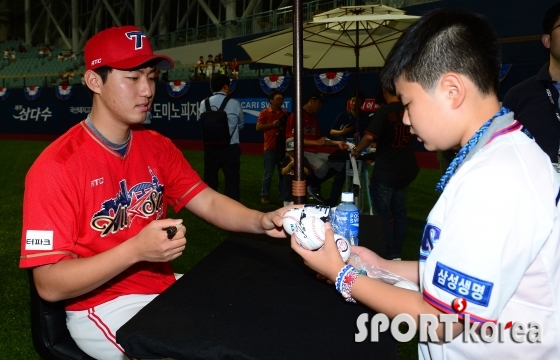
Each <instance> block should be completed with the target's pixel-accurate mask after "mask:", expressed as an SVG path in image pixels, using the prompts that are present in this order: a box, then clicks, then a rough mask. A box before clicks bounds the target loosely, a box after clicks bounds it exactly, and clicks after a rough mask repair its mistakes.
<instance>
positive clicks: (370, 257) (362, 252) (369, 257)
mask: <svg viewBox="0 0 560 360" xmlns="http://www.w3.org/2000/svg"><path fill="white" fill-rule="evenodd" d="M352 254H356V255H358V256H359V257H360V261H361V262H363V263H364V264H368V265H373V266H377V267H380V268H382V269H384V268H385V266H384V263H385V261H386V260H385V259H383V258H382V257H381V256H379V255H377V254H376V253H374V252H373V251H371V250H370V249H368V248H365V247H363V246H356V245H352ZM352 258H353V257H352V256H351V257H350V261H349V262H348V263H349V264H350V265H353V266H356V264H354V263H353V262H352Z"/></svg>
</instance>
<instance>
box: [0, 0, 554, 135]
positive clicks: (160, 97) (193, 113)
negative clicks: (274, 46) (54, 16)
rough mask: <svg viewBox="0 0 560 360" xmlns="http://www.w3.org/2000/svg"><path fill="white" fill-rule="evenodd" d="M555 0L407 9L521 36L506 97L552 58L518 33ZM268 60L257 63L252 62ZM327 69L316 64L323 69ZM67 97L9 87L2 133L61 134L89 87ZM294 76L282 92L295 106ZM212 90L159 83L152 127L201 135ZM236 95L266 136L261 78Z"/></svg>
mask: <svg viewBox="0 0 560 360" xmlns="http://www.w3.org/2000/svg"><path fill="white" fill-rule="evenodd" d="M555 2H556V1H552V0H539V1H534V2H527V1H520V0H513V1H507V0H494V1H488V0H443V1H439V2H434V3H428V4H423V5H418V6H412V7H409V8H407V9H406V10H407V11H408V13H409V14H414V15H423V14H424V13H426V12H427V11H430V10H432V9H434V8H437V7H450V8H456V9H465V10H470V11H474V12H477V13H480V14H483V15H485V16H486V17H487V18H488V20H489V21H490V22H491V23H492V25H493V27H494V29H495V30H496V32H497V33H498V36H499V38H501V39H506V38H517V39H514V41H513V42H503V43H502V59H503V60H502V61H503V63H504V64H512V67H511V69H510V70H509V72H508V73H507V75H506V76H505V77H504V78H503V80H502V81H501V83H500V90H499V93H498V96H499V98H500V99H502V98H503V96H504V95H505V93H506V92H507V90H508V89H509V88H510V87H512V86H513V85H515V84H517V83H519V82H521V81H523V80H525V79H527V78H528V77H531V76H533V75H534V74H536V72H537V71H538V69H539V68H540V67H541V66H542V65H543V64H544V63H546V61H548V50H546V49H545V48H544V46H543V45H542V43H541V41H540V40H538V39H537V40H535V39H533V40H530V41H520V40H519V38H520V37H526V36H535V35H540V34H542V28H541V22H542V18H543V16H544V13H545V11H546V9H547V8H548V7H550V6H551V5H552V4H554V3H555ZM262 35H264V34H254V35H250V36H247V37H242V38H235V39H227V40H224V41H223V43H222V48H223V51H222V53H223V55H224V58H225V59H231V58H232V57H234V56H236V57H237V58H238V59H240V60H249V59H248V56H247V54H246V53H245V52H244V50H243V49H242V48H241V47H239V46H238V44H239V43H241V42H243V41H247V40H250V39H253V38H256V37H259V36H262ZM259 66H260V67H264V66H266V65H259V64H253V65H251V67H252V68H254V69H257V68H258V67H259ZM348 70H349V71H350V72H351V75H350V78H349V80H348V83H347V85H346V86H345V87H344V88H343V89H342V90H341V91H339V92H338V93H336V94H333V95H328V96H327V98H328V100H329V101H328V102H326V103H325V104H324V106H323V109H322V110H321V112H320V113H319V115H318V118H319V120H320V122H321V131H322V133H323V134H328V132H329V128H330V125H331V124H332V122H333V121H334V119H335V117H336V115H337V114H339V113H340V112H341V111H343V110H344V108H345V103H346V100H347V99H348V97H349V95H350V94H351V93H352V92H353V91H354V90H355V89H356V79H355V74H354V70H353V69H348ZM321 72H323V70H315V71H314V73H315V74H319V73H321ZM303 84H304V93H305V92H307V91H309V90H312V89H316V85H315V84H314V78H313V76H312V75H310V74H307V75H305V76H304V79H303ZM379 89H380V84H379V77H378V74H377V73H375V72H366V73H362V74H361V75H360V90H362V91H363V92H364V93H365V94H366V97H368V98H373V97H375V96H376V95H377V94H378V92H379ZM73 90H74V91H73V94H72V96H71V97H70V98H69V99H68V100H60V99H59V98H58V97H57V96H56V94H55V89H54V88H44V89H42V92H41V94H40V96H38V97H37V98H36V99H35V100H28V99H27V98H26V97H25V95H24V92H23V90H22V89H8V91H9V93H8V96H7V97H6V98H5V99H4V100H0V110H1V111H0V133H2V134H54V135H56V134H61V133H63V132H64V131H66V130H67V129H68V128H70V127H71V126H72V125H74V124H76V123H78V122H79V121H80V120H82V119H84V118H85V116H86V114H87V111H88V109H89V107H91V100H90V96H89V93H88V91H87V89H85V88H84V87H81V86H76V87H74V88H73ZM293 93H294V92H293V81H291V83H290V85H289V86H288V88H287V89H286V90H285V92H284V95H285V98H286V99H287V106H288V108H289V109H290V110H291V104H292V97H293ZM209 95H211V91H210V86H209V83H208V82H192V83H190V87H189V90H188V91H187V92H186V93H185V94H184V95H183V96H181V97H177V98H176V97H173V96H172V95H170V94H169V92H168V91H167V89H166V86H165V84H162V83H160V84H158V85H157V91H156V97H155V101H154V116H155V118H154V121H153V125H152V128H154V129H155V130H158V131H160V132H161V133H163V134H164V135H166V136H168V137H170V138H173V139H188V140H197V139H200V130H199V126H198V122H197V110H198V104H199V103H200V101H202V100H203V99H204V98H205V97H206V96H209ZM233 96H234V97H235V98H237V99H238V100H240V101H241V102H242V103H243V104H244V111H245V112H246V117H247V124H246V126H245V128H244V129H243V130H242V131H241V141H242V142H262V134H261V133H257V132H256V131H255V120H256V116H255V114H256V113H258V111H260V110H261V109H262V108H263V107H265V106H266V104H267V94H266V93H265V92H264V91H263V90H262V88H261V86H260V82H259V80H258V79H240V80H238V82H237V85H236V89H235V91H234V93H233Z"/></svg>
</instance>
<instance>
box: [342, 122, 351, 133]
mask: <svg viewBox="0 0 560 360" xmlns="http://www.w3.org/2000/svg"><path fill="white" fill-rule="evenodd" d="M353 132H354V126H351V125H350V124H346V125H344V127H343V128H342V134H343V135H346V134H350V133H353Z"/></svg>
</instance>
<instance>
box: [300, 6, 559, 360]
mask: <svg viewBox="0 0 560 360" xmlns="http://www.w3.org/2000/svg"><path fill="white" fill-rule="evenodd" d="M499 70H500V46H499V44H498V39H497V36H496V35H495V33H494V31H493V29H492V27H491V26H490V25H489V24H488V23H487V22H486V21H485V20H484V19H483V18H482V17H480V16H479V15H475V14H470V13H460V12H456V11H450V10H438V11H435V12H432V13H430V14H427V15H425V16H424V17H422V18H421V19H420V20H419V21H418V22H416V23H415V24H413V25H412V26H411V27H410V28H409V29H408V30H407V31H406V32H405V33H404V34H403V36H402V37H401V38H400V39H399V40H398V42H397V43H396V45H395V47H394V48H393V49H392V51H391V53H390V54H389V56H388V58H387V61H386V64H385V67H384V69H383V72H382V75H381V79H382V82H383V86H385V87H387V88H390V89H395V90H396V92H397V94H398V95H399V97H400V98H401V100H402V103H403V105H404V106H405V114H404V118H403V122H404V123H405V124H407V125H410V126H411V131H413V132H414V133H415V134H417V135H418V138H419V139H421V140H422V141H423V142H424V144H425V147H426V149H428V150H447V149H450V148H452V147H453V146H456V145H460V146H461V150H460V151H459V153H458V155H457V157H456V158H455V159H454V161H453V162H452V163H451V164H450V166H449V168H448V169H447V171H446V173H445V174H444V175H443V177H442V179H441V180H440V182H439V183H438V185H437V187H436V188H437V190H438V191H440V192H442V194H441V196H440V198H439V200H438V202H437V203H436V205H435V206H434V208H433V209H432V211H431V212H430V214H429V216H428V219H427V224H426V227H425V230H424V235H423V238H422V245H421V249H420V257H419V261H387V260H384V259H382V258H381V257H379V256H377V255H376V254H374V253H373V252H371V251H369V250H367V249H365V248H361V247H353V249H352V250H353V252H354V253H356V254H358V255H359V256H360V258H361V260H362V261H364V262H366V263H369V264H372V265H376V266H379V267H382V268H384V269H386V270H389V271H391V272H393V273H396V274H398V275H400V276H403V277H405V278H407V279H409V280H411V281H413V282H415V283H417V284H419V286H420V292H416V291H410V290H406V289H402V288H398V287H394V286H392V285H388V284H386V283H383V282H381V281H377V280H374V279H371V278H368V277H367V276H364V275H359V274H358V273H357V272H356V271H355V269H354V268H353V267H352V266H348V265H346V266H345V264H344V263H343V262H342V260H341V259H340V256H339V255H338V253H337V250H336V246H335V245H334V241H328V239H327V241H325V246H324V247H323V248H322V249H321V250H319V251H307V250H304V249H303V248H301V247H300V246H299V245H297V244H296V243H295V242H294V240H293V239H292V247H293V248H294V250H295V251H296V252H298V253H299V254H300V255H301V256H302V257H303V258H304V259H305V261H306V263H307V264H308V265H309V266H310V267H311V268H313V269H314V270H316V271H318V272H319V273H321V274H323V275H324V276H325V277H327V278H328V279H330V280H332V281H333V282H335V285H336V286H337V289H338V290H339V291H340V292H341V293H342V294H343V295H344V296H345V297H346V298H347V299H348V300H351V299H352V298H355V299H356V300H359V301H360V302H362V303H364V304H366V305H368V306H369V307H371V308H372V309H374V310H375V311H377V312H380V313H384V314H386V315H387V316H389V317H390V318H393V317H394V316H396V315H397V314H401V313H407V314H410V315H411V316H412V317H413V318H414V319H415V320H416V321H417V324H418V319H419V315H420V314H432V315H435V316H436V317H437V318H438V319H439V315H440V314H445V313H449V314H457V315H458V317H459V322H457V323H454V324H453V326H452V330H453V340H451V341H449V342H443V341H440V342H424V343H420V344H419V357H420V358H421V359H429V358H431V359H453V360H456V359H508V358H509V359H513V358H519V356H523V357H524V358H531V359H558V358H560V316H559V309H558V301H559V299H560V287H559V286H560V246H559V245H560V212H559V208H558V202H559V199H560V194H559V190H560V181H559V178H558V175H557V174H556V173H555V171H554V169H553V168H552V166H551V165H550V161H549V159H548V157H547V156H546V154H545V153H544V152H543V151H542V150H541V149H540V148H539V147H538V146H537V144H536V143H535V142H534V140H533V139H532V138H531V137H530V134H529V133H528V132H526V131H525V130H524V129H523V127H522V126H521V125H520V124H519V123H518V122H517V121H516V120H515V118H514V114H513V113H512V112H510V111H509V110H508V109H506V108H500V104H499V101H498V98H497V91H498V81H499V80H498V79H499ZM327 236H329V237H331V236H333V235H332V230H331V228H330V226H329V225H328V226H327ZM341 269H342V270H341ZM337 280H338V281H337ZM455 300H458V301H457V302H455V304H457V303H459V304H461V306H455V307H454V306H453V303H454V301H455ZM466 321H469V323H468V324H466V323H465V322H466ZM510 321H511V322H512V323H520V324H523V325H524V326H525V334H523V335H522V336H521V340H520V341H516V340H515V339H518V340H519V336H517V330H518V329H512V328H510V327H509V326H508V323H509V322H510ZM489 322H490V323H497V326H498V327H501V328H502V329H503V333H504V336H503V337H502V342H500V341H498V339H497V338H495V339H494V340H493V341H488V342H486V341H481V337H480V336H481V334H480V324H481V323H489ZM531 322H536V323H538V324H539V325H540V331H541V335H542V336H541V337H540V339H539V341H537V342H530V341H529V340H528V339H527V337H526V336H525V335H526V333H527V329H528V327H529V326H530V325H529V324H530V323H531ZM475 326H476V327H477V330H476V331H468V330H466V329H468V328H471V329H472V328H473V327H475ZM464 330H465V331H468V332H466V333H465V334H463V335H461V333H463V331H464ZM514 330H515V334H514V333H513V331H514ZM436 334H437V336H438V338H439V339H440V340H443V339H444V336H443V335H444V325H443V323H441V322H440V323H439V324H437V329H436ZM464 335H468V337H471V336H473V337H474V338H475V339H476V340H477V342H474V341H473V340H470V339H469V340H470V341H465V340H464ZM482 335H488V332H485V333H484V334H482ZM532 340H535V339H532ZM521 354H522V355H521Z"/></svg>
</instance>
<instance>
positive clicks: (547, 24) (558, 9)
mask: <svg viewBox="0 0 560 360" xmlns="http://www.w3.org/2000/svg"><path fill="white" fill-rule="evenodd" d="M558 17H560V2H559V3H556V4H555V5H552V6H551V7H550V8H548V10H547V11H546V14H545V15H544V19H543V22H542V28H543V31H544V33H545V34H548V35H550V33H552V27H553V26H554V23H555V22H556V21H557V20H558Z"/></svg>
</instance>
